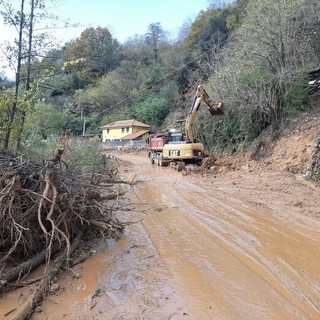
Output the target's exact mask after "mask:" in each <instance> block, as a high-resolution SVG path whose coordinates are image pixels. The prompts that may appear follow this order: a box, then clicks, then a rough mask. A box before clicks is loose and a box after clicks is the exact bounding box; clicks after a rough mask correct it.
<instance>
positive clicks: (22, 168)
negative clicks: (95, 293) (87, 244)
mask: <svg viewBox="0 0 320 320" xmlns="http://www.w3.org/2000/svg"><path fill="white" fill-rule="evenodd" d="M110 161H111V160H110ZM112 181H114V182H116V185H115V184H113V183H112ZM119 183H121V180H119V179H117V178H116V177H115V176H114V174H113V173H111V172H96V173H93V174H90V175H87V176H84V175H79V174H75V173H74V172H72V171H71V170H63V171H62V170H60V169H59V166H58V165H56V166H51V167H50V168H49V167H48V166H46V165H45V164H39V163H35V162H32V161H30V160H25V159H24V158H23V157H16V156H14V155H12V154H9V153H4V152H0V270H8V266H9V265H10V266H13V268H12V269H11V270H9V271H6V272H1V273H0V291H1V290H3V289H5V288H6V287H10V286H9V282H10V281H13V280H16V279H18V280H19V279H20V278H21V277H22V276H24V275H25V274H27V273H28V272H29V271H30V270H32V269H33V268H34V267H36V266H38V265H39V264H41V263H42V262H44V261H46V263H47V265H49V263H50V259H51V257H52V254H53V253H55V252H57V250H58V251H59V250H60V251H61V254H62V255H63V257H64V260H65V261H66V260H68V259H69V257H70V254H71V251H72V250H71V245H70V243H72V242H73V241H74V239H75V238H76V236H77V235H78V234H79V233H81V234H83V235H84V236H86V237H88V236H90V238H91V237H92V235H98V236H99V237H101V233H102V234H103V235H104V236H106V237H112V238H117V237H119V235H120V234H121V232H122V231H123V229H124V224H123V223H121V222H119V221H117V220H116V219H114V217H113V209H112V206H110V205H109V202H110V200H111V199H118V197H120V196H121V195H123V193H124V192H123V190H122V189H121V186H120V185H119ZM123 183H125V182H123ZM112 186H113V187H112ZM108 201H109V202H108Z"/></svg>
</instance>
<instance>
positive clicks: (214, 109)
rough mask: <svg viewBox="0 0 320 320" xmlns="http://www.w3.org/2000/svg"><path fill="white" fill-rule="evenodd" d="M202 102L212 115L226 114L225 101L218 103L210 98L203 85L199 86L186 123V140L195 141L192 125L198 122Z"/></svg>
mask: <svg viewBox="0 0 320 320" xmlns="http://www.w3.org/2000/svg"><path fill="white" fill-rule="evenodd" d="M201 103H205V104H206V106H207V109H208V110H209V112H210V114H211V116H213V117H215V116H223V115H224V106H223V103H217V102H214V101H213V100H211V99H210V97H209V96H208V94H207V93H206V91H205V90H204V89H203V87H202V86H201V85H199V86H198V88H197V91H196V94H195V97H194V100H193V104H192V107H191V110H190V112H189V115H188V117H187V120H186V124H185V134H186V140H187V141H188V142H192V143H193V142H194V137H193V131H192V127H193V124H194V123H195V122H196V120H197V117H198V115H199V107H200V105H201Z"/></svg>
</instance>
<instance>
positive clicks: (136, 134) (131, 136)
mask: <svg viewBox="0 0 320 320" xmlns="http://www.w3.org/2000/svg"><path fill="white" fill-rule="evenodd" d="M148 131H149V130H143V131H137V132H134V133H131V134H128V135H127V136H124V137H122V138H121V140H134V139H136V138H138V137H141V136H142V135H143V134H145V133H147V132H148Z"/></svg>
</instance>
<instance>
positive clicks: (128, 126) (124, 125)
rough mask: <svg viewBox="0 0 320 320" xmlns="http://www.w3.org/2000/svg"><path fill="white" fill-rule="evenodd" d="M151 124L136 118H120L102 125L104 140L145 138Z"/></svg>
mask: <svg viewBox="0 0 320 320" xmlns="http://www.w3.org/2000/svg"><path fill="white" fill-rule="evenodd" d="M149 130H150V126H149V125H147V124H145V123H142V122H139V121H137V120H135V119H130V120H120V121H115V122H112V123H109V124H107V125H105V126H102V141H103V142H106V141H117V140H135V139H139V140H143V139H146V138H147V137H148V135H149Z"/></svg>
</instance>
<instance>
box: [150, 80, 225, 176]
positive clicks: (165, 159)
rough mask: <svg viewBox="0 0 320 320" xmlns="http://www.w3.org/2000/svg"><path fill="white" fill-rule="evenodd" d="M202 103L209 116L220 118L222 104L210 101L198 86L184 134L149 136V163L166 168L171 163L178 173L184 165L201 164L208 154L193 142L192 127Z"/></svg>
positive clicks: (171, 133) (173, 133) (201, 146)
mask: <svg viewBox="0 0 320 320" xmlns="http://www.w3.org/2000/svg"><path fill="white" fill-rule="evenodd" d="M203 103H204V104H205V105H206V106H207V109H208V110H209V112H210V114H211V116H213V117H221V116H223V115H224V106H223V104H222V103H216V102H214V101H213V100H211V99H210V97H209V96H208V94H207V93H206V91H205V90H204V88H203V87H202V86H201V85H199V86H198V88H197V91H196V94H195V97H194V100H193V103H192V107H191V110H190V112H189V114H188V117H187V119H186V123H185V133H184V134H182V133H175V132H170V133H165V134H161V133H160V134H159V133H158V134H151V135H150V137H149V141H148V155H149V158H150V160H151V163H156V164H158V165H159V166H166V165H169V164H170V163H171V164H172V165H174V166H175V167H176V169H177V170H178V171H181V170H183V169H184V167H185V165H186V164H198V165H200V164H201V162H202V160H203V158H204V157H205V156H207V155H208V152H207V151H206V150H205V149H204V145H203V144H202V143H199V142H196V141H195V139H194V136H193V130H192V127H193V125H194V123H195V122H196V120H197V117H198V115H199V108H200V106H201V104H203Z"/></svg>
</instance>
